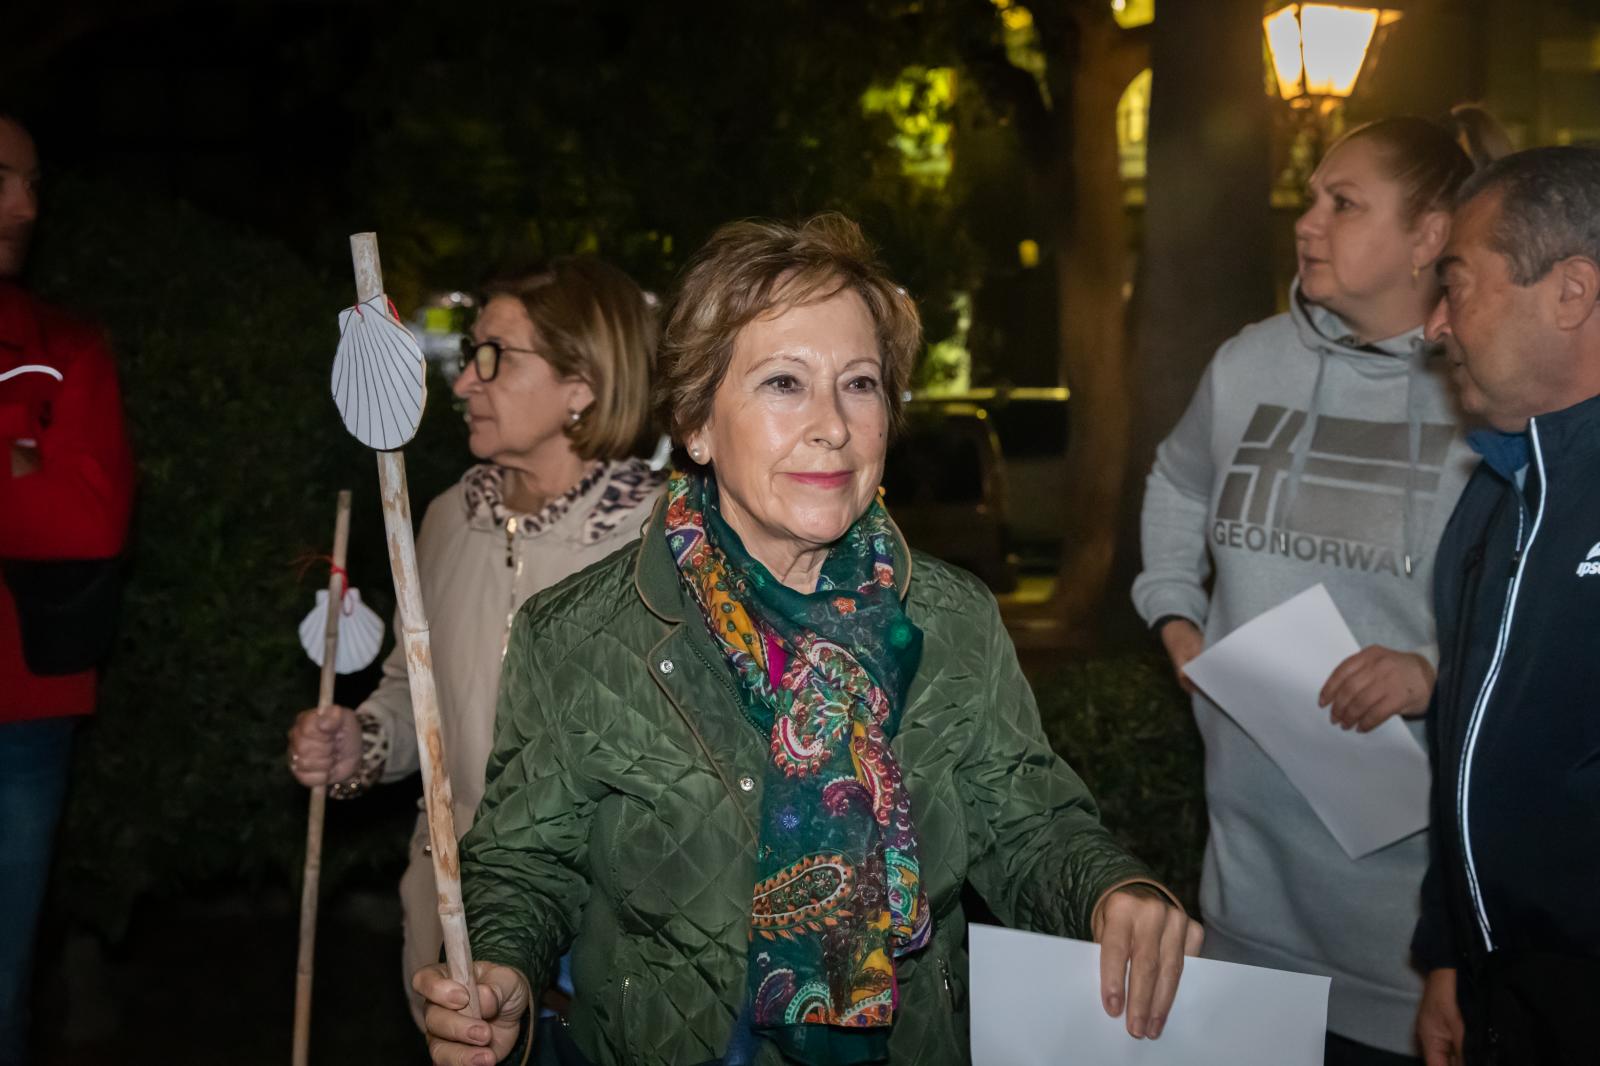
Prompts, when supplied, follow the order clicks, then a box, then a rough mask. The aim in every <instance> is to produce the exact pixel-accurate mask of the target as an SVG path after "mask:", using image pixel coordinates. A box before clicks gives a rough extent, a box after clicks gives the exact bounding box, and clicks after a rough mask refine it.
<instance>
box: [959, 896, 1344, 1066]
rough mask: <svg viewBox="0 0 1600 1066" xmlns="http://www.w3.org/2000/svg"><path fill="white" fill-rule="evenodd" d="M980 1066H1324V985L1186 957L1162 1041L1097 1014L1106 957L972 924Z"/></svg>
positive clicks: (975, 1051) (1068, 943)
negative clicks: (1135, 1034) (1134, 1034)
mask: <svg viewBox="0 0 1600 1066" xmlns="http://www.w3.org/2000/svg"><path fill="white" fill-rule="evenodd" d="M970 936H971V947H972V969H971V975H972V1061H973V1063H974V1066H1060V1064H1061V1063H1063V1062H1070V1063H1087V1064H1093V1066H1322V1044H1323V1034H1324V1030H1325V1028H1326V1026H1327V1021H1328V979H1327V978H1326V977H1312V976H1308V975H1305V974H1295V973H1285V972H1282V971H1278V970H1264V969H1260V968H1257V967H1254V966H1236V965H1233V964H1231V963H1226V962H1214V961H1212V960H1209V959H1189V960H1188V964H1187V965H1186V966H1185V967H1184V971H1183V981H1182V983H1181V985H1180V986H1179V988H1178V994H1177V999H1176V1000H1175V1001H1174V1002H1173V1007H1172V1013H1171V1017H1170V1020H1169V1021H1168V1023H1167V1026H1166V1029H1165V1030H1164V1031H1163V1033H1162V1034H1161V1039H1159V1040H1134V1039H1132V1038H1130V1037H1129V1036H1128V1034H1127V1032H1126V1031H1125V1030H1124V1028H1123V1026H1122V1024H1121V1023H1120V1022H1118V1021H1116V1020H1114V1019H1111V1018H1108V1017H1106V1015H1105V1012H1104V1011H1102V1010H1100V1009H1099V1005H1098V1002H1097V1000H1098V997H1097V996H1096V995H1095V992H1096V990H1097V985H1098V983H1099V980H1100V960H1101V955H1102V951H1101V949H1100V948H1098V947H1096V946H1095V945H1094V944H1090V943H1087V942H1085V941H1081V940H1065V939H1062V938H1060V937H1053V936H1044V935H1042V934H1039V933H1024V932H1020V931H1017V930H1013V929H998V928H995V927H994V926H988V925H974V926H972V927H971V929H970Z"/></svg>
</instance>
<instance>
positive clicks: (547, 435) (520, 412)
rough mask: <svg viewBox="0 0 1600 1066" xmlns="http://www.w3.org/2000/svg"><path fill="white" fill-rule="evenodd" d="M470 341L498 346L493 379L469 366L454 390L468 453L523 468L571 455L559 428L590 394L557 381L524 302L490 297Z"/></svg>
mask: <svg viewBox="0 0 1600 1066" xmlns="http://www.w3.org/2000/svg"><path fill="white" fill-rule="evenodd" d="M472 337H473V339H474V340H476V341H478V342H480V343H481V342H483V341H494V342H496V343H498V344H499V345H500V348H501V353H500V369H499V371H498V372H497V373H496V374H495V376H494V380H492V381H484V380H483V379H481V378H479V377H478V372H477V370H476V369H474V368H473V366H472V364H471V363H470V362H469V363H468V365H467V367H466V369H465V370H463V371H462V372H461V374H460V375H459V376H458V377H457V378H456V380H455V384H454V385H453V386H452V388H453V389H454V391H455V394H456V395H457V396H459V397H461V399H463V400H465V401H466V405H467V426H468V427H469V431H470V434H471V435H470V436H469V438H468V441H467V444H468V447H470V448H471V449H472V454H473V455H475V456H477V457H478V458H479V459H487V460H489V461H490V462H493V463H497V464H499V465H501V466H510V467H521V466H525V465H527V464H528V463H531V462H536V461H537V460H538V457H539V456H540V454H541V453H542V452H548V451H549V450H551V449H555V448H560V449H563V450H569V451H570V450H571V442H570V441H569V440H568V439H567V437H566V434H565V433H564V432H563V430H564V429H565V428H566V426H567V424H568V423H569V422H570V421H571V420H572V412H574V411H582V410H583V409H584V408H586V407H588V406H589V404H590V403H591V402H592V401H593V399H594V395H593V393H592V392H591V391H590V389H589V386H588V384H587V383H586V382H584V381H583V380H582V379H580V378H567V379H562V378H560V377H558V376H557V375H556V372H555V370H554V369H552V368H551V366H550V364H549V363H547V362H545V360H544V358H543V357H542V356H540V355H539V354H537V353H538V352H539V350H540V349H541V347H542V346H543V342H542V340H541V339H540V337H539V331H538V330H537V329H536V328H535V327H534V324H533V320H532V319H531V318H529V317H528V310H527V308H525V307H523V306H522V301H521V300H518V299H517V298H516V297H514V296H496V297H493V298H492V299H490V301H489V302H488V303H487V304H486V305H485V306H484V308H483V311H482V313H480V314H479V315H478V320H477V321H476V322H475V323H473V326H472Z"/></svg>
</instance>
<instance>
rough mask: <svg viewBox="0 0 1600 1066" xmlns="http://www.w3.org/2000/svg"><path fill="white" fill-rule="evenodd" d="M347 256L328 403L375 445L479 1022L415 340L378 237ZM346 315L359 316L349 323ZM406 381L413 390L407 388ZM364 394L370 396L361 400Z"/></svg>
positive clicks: (456, 961)
mask: <svg viewBox="0 0 1600 1066" xmlns="http://www.w3.org/2000/svg"><path fill="white" fill-rule="evenodd" d="M350 258H351V261H352V262H353V264H354V265H355V274H356V299H357V306H356V307H354V308H352V309H350V311H348V312H346V313H345V316H344V317H345V321H346V329H345V336H343V337H341V339H340V357H339V359H338V360H336V361H335V365H334V375H333V390H334V400H335V402H336V403H338V404H339V407H340V415H341V416H342V417H343V418H344V421H345V426H346V428H348V429H350V430H351V432H352V433H354V434H355V435H356V436H357V438H359V439H360V440H361V441H362V442H363V443H365V444H367V445H368V446H369V447H374V448H376V449H377V451H378V485H379V488H380V489H381V492H382V498H383V524H384V528H385V529H386V530H387V531H388V534H389V567H390V569H391V570H392V571H393V573H394V594H395V600H396V602H397V603H398V605H399V612H400V629H401V633H402V636H403V638H404V642H405V649H406V673H407V675H408V677H409V678H410V681H411V716H412V719H413V720H414V721H415V723H416V727H417V757H418V761H419V762H421V764H422V781H423V798H424V799H425V800H426V801H427V808H428V839H429V843H430V844H431V845H432V849H433V880H434V885H435V888H436V889H437V892H438V901H439V924H440V925H441V926H442V927H443V928H444V950H445V959H446V961H447V962H448V963H449V965H450V976H451V978H453V979H454V980H456V981H459V982H460V983H461V984H462V985H464V986H465V987H466V990H467V1006H466V1008H465V1010H466V1013H467V1014H468V1015H469V1016H471V1017H473V1018H481V1017H483V1014H482V1012H481V1011H480V1010H479V1008H478V985H477V982H476V981H474V980H473V979H472V948H471V945H470V943H469V942H468V940H467V916H466V910H465V909H464V908H463V907H462V904H461V864H460V860H459V858H458V856H457V849H456V828H455V816H454V814H453V813H452V807H451V802H452V798H451V791H450V775H449V772H448V771H447V770H446V768H445V750H444V735H443V734H442V733H441V731H440V729H439V696H438V692H437V690H436V689H435V688H434V683H433V652H432V651H431V649H430V647H429V643H428V619H427V616H426V615H425V614H424V612H423V605H422V589H421V585H420V584H419V583H418V580H417V549H416V544H415V542H414V541H413V540H412V535H411V500H410V497H409V496H408V494H407V492H406V464H405V457H404V456H403V455H402V454H401V453H400V451H399V448H400V446H401V445H403V444H404V443H405V442H406V441H407V440H410V439H411V435H412V434H413V433H415V432H416V426H417V423H418V422H420V421H421V418H422V401H423V369H422V366H423V360H422V352H421V351H420V350H419V349H418V348H417V344H416V339H415V338H413V337H412V336H411V335H410V334H409V333H408V332H406V330H405V329H404V328H403V327H402V326H400V325H399V324H398V323H397V322H396V321H395V320H394V317H393V316H392V313H391V310H390V308H389V307H388V304H387V300H386V299H385V297H384V296H383V268H382V267H381V266H380V265H379V262H378V236H377V234H375V233H356V234H352V235H351V237H350ZM351 315H354V316H355V317H356V319H357V320H359V321H358V322H352V321H351V320H350V316H351ZM369 320H370V321H369ZM357 331H360V332H362V333H363V335H368V334H371V335H373V336H372V339H371V340H369V341H364V342H363V341H361V338H359V337H358V338H357V341H358V342H359V343H355V344H352V345H351V346H350V348H351V349H352V350H351V351H350V352H349V355H350V358H349V359H346V358H345V357H346V354H347V346H346V341H347V340H349V339H350V338H351V336H352V334H353V333H354V332H357ZM402 348H403V349H405V351H404V354H403V356H397V355H396V352H397V350H399V349H402ZM375 368H376V369H375ZM385 368H386V369H385ZM408 374H410V375H414V377H408V376H407V375H408ZM402 386H404V387H402ZM411 387H414V392H408V391H407V388H411ZM362 397H371V398H374V399H371V400H363V399H362Z"/></svg>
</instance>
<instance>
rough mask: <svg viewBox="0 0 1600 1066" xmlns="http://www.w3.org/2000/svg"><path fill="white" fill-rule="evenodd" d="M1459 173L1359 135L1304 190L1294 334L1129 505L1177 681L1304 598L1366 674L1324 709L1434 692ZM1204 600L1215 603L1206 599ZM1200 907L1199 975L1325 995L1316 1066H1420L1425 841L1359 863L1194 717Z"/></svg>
mask: <svg viewBox="0 0 1600 1066" xmlns="http://www.w3.org/2000/svg"><path fill="white" fill-rule="evenodd" d="M1470 172H1471V164H1470V163H1469V161H1468V160H1467V157H1466V156H1465V154H1464V153H1463V152H1462V151H1461V149H1460V148H1459V147H1457V145H1456V143H1455V142H1454V141H1453V140H1452V139H1451V137H1450V135H1449V134H1448V133H1446V132H1445V131H1444V130H1442V129H1440V128H1439V127H1437V126H1434V125H1433V124H1432V123H1429V122H1426V121H1424V120H1422V119H1409V118H1400V119H1387V120H1384V121H1381V122H1377V123H1373V124H1371V125H1368V126H1363V127H1360V128H1358V129H1356V130H1353V131H1351V132H1350V133H1349V134H1348V135H1347V136H1345V137H1344V138H1343V139H1341V140H1340V141H1339V142H1338V143H1336V144H1335V145H1334V146H1333V148H1331V149H1330V150H1329V152H1328V154H1327V155H1326V157H1325V158H1324V159H1323V161H1322V164H1321V165H1320V166H1319V167H1318V168H1317V171H1316V173H1315V174H1314V175H1313V176H1312V179H1311V186H1310V194H1309V198H1310V206H1309V207H1308V208H1307V210H1306V212H1305V214H1304V215H1302V216H1301V218H1300V220H1299V221H1298V222H1297V223H1296V225H1295V237H1296V249H1297V252H1298V256H1299V276H1298V278H1297V279H1296V281H1295V284H1294V286H1293V287H1292V288H1291V290H1290V300H1289V303H1290V307H1289V310H1288V312H1287V313H1285V314H1281V315H1277V316H1275V317H1273V318H1270V319H1267V320H1266V321H1265V322H1258V323H1256V324H1254V325H1252V326H1248V327H1246V328H1245V329H1244V330H1243V331H1242V332H1241V333H1240V334H1239V335H1238V336H1236V337H1234V338H1233V339H1232V340H1230V341H1228V342H1227V343H1226V344H1224V345H1223V346H1222V348H1221V349H1220V350H1219V351H1218V352H1217V354H1216V357H1215V358H1214V359H1213V360H1212V361H1211V365H1210V366H1209V367H1207V369H1206V372H1205V375H1204V377H1203V378H1202V379H1201V382H1200V387H1199V389H1198V391H1197V392H1196V393H1195V396H1194V399H1193V400H1192V401H1191V402H1190V404H1189V408H1188V410H1187V411H1186V412H1185V413H1184V416H1183V418H1182V420H1181V421H1180V422H1179V423H1178V425H1177V427H1176V428H1175V429H1174V430H1173V431H1172V434H1171V436H1169V437H1168V438H1167V439H1166V440H1165V441H1164V442H1162V444H1161V446H1160V449H1159V450H1158V452H1157V455H1156V461H1155V465H1154V468H1153V469H1152V470H1151V472H1150V477H1149V480H1148V482H1147V484H1146V488H1145V497H1144V511H1143V518H1142V536H1143V552H1144V570H1143V572H1142V573H1141V574H1140V575H1139V577H1138V579H1137V580H1136V581H1135V583H1134V587H1133V600H1134V604H1135V606H1136V607H1137V608H1138V610H1139V612H1140V614H1141V616H1142V617H1143V618H1144V619H1145V621H1146V622H1147V623H1148V624H1149V625H1150V626H1151V627H1152V628H1153V629H1155V630H1156V631H1158V632H1159V634H1160V636H1161V640H1162V643H1163V645H1164V646H1165V648H1166V650H1167V653H1168V654H1169V656H1170V657H1171V659H1172V663H1173V667H1174V669H1175V670H1176V671H1177V673H1178V677H1179V680H1180V682H1182V683H1183V684H1184V687H1185V688H1186V689H1189V690H1190V691H1193V690H1192V686H1190V685H1189V684H1188V682H1187V680H1186V679H1185V678H1184V676H1183V667H1184V664H1185V663H1187V662H1188V661H1189V660H1190V659H1192V658H1193V657H1194V656H1195V655H1197V654H1198V653H1199V652H1200V650H1201V649H1202V648H1203V647H1205V646H1206V645H1207V644H1208V643H1213V642H1215V641H1217V640H1219V639H1220V638H1222V637H1224V636H1226V635H1227V634H1228V633H1229V632H1231V631H1232V630H1233V629H1235V628H1236V627H1238V626H1240V625H1242V624H1243V623H1245V622H1247V621H1249V620H1250V619H1252V618H1254V617H1256V616H1257V615H1259V614H1261V613H1262V612H1263V611H1266V610H1268V609H1270V608H1272V607H1276V606H1277V605H1279V604H1280V603H1283V602H1284V601H1285V600H1287V599H1289V598H1290V597H1292V596H1294V595H1296V594H1297V593H1299V592H1302V591H1304V590H1306V589H1308V588H1310V587H1312V586H1314V585H1316V584H1318V583H1319V582H1320V583H1322V584H1323V585H1325V586H1326V587H1327V589H1328V592H1329V593H1330V594H1331V595H1332V597H1333V600H1334V602H1335V603H1336V604H1337V605H1338V608H1339V610H1340V612H1341V613H1342V614H1343V615H1344V617H1345V619H1346V621H1347V622H1348V623H1349V625H1350V628H1351V630H1352V631H1353V632H1354V634H1355V636H1356V638H1357V640H1358V641H1359V642H1360V644H1361V645H1362V649H1363V650H1362V651H1360V652H1359V653H1358V654H1356V655H1354V656H1352V657H1351V658H1350V659H1348V660H1346V661H1345V662H1344V663H1343V664H1342V665H1340V666H1339V667H1338V669H1336V670H1335V671H1334V673H1333V675H1332V676H1331V677H1330V678H1329V680H1328V683H1327V685H1326V687H1325V688H1324V689H1323V692H1322V699H1323V702H1324V705H1325V706H1327V707H1328V709H1329V713H1330V715H1331V717H1332V719H1333V720H1334V721H1335V722H1337V723H1339V724H1341V725H1343V726H1344V727H1345V728H1355V729H1360V730H1369V729H1372V728H1373V727H1374V726H1376V725H1378V724H1379V723H1380V722H1382V721H1383V720H1385V719H1386V718H1388V717H1390V716H1392V715H1395V714H1401V715H1405V716H1406V717H1407V718H1408V719H1411V720H1410V721H1409V723H1408V724H1409V725H1410V726H1411V728H1412V729H1413V731H1415V732H1416V733H1417V734H1418V737H1419V739H1420V736H1421V723H1420V721H1417V720H1416V719H1415V717H1414V716H1417V715H1420V714H1421V713H1422V712H1423V710H1424V709H1425V708H1426V705H1427V701H1428V695H1429V692H1430V691H1431V689H1432V687H1433V675H1434V663H1435V662H1436V659H1437V655H1436V652H1435V650H1434V647H1433V643H1434V635H1433V618H1432V612H1431V609H1430V602H1429V590H1430V588H1431V574H1432V564H1433V549H1434V546H1435V544H1436V543H1437V542H1438V539H1439V535H1440V533H1441V532H1442V530H1443V527H1444V523H1445V520H1446V519H1447V518H1449V516H1450V512H1451V510H1452V509H1453V508H1454V506H1455V500H1456V496H1457V494H1458V493H1459V492H1460V490H1461V487H1462V484H1463V483H1464V481H1465V479H1466V475H1467V473H1468V471H1469V468H1470V465H1471V461H1472V460H1471V458H1470V455H1471V453H1470V452H1469V451H1468V450H1467V448H1466V447H1465V445H1464V444H1463V442H1462V439H1461V437H1462V435H1461V433H1460V431H1459V427H1458V425H1457V422H1458V418H1457V414H1456V410H1455V407H1454V404H1453V401H1452V398H1451V395H1450V391H1449V387H1448V378H1447V374H1446V367H1445V366H1443V365H1442V364H1443V360H1441V359H1438V358H1436V356H1435V353H1433V352H1431V351H1430V350H1429V349H1428V348H1427V346H1426V345H1425V344H1424V342H1423V338H1422V325H1423V320H1424V319H1425V317H1426V315H1427V312H1428V311H1429V310H1430V309H1431V308H1432V307H1433V305H1434V303H1435V302H1436V301H1437V299H1438V295H1439V291H1438V285H1437V282H1436V280H1435V276H1434V261H1435V260H1436V259H1437V258H1438V256H1439V254H1440V252H1441V250H1442V249H1443V247H1444V243H1445V240H1446V238H1447V237H1448V235H1449V227H1450V203H1451V198H1452V197H1453V195H1454V193H1455V190H1456V188H1457V186H1459V185H1460V183H1461V181H1462V180H1464V179H1465V177H1466V176H1467V175H1468V174H1469V173H1470ZM1208 579H1210V580H1211V581H1212V585H1211V591H1210V593H1209V595H1208V594H1207V591H1206V582H1207V581H1208ZM1194 713H1195V718H1196V721H1197V722H1198V725H1199V728H1200V733H1201V736H1202V737H1203V738H1204V740H1205V748H1206V801H1207V804H1208V807H1209V814H1210V830H1211V832H1210V837H1209V840H1208V841H1207V844H1206V854H1205V865H1204V870H1203V873H1202V878H1201V887H1200V903H1201V910H1202V912H1203V917H1204V921H1205V924H1206V927H1207V936H1206V946H1205V954H1206V955H1207V956H1210V957H1213V958H1220V959H1226V960H1229V961H1234V962H1242V963H1249V964H1253V965H1259V966H1272V967H1277V968H1281V969H1285V970H1296V971H1301V972H1307V973H1319V974H1326V975H1328V976H1330V977H1332V979H1333V988H1332V998H1331V1002H1330V1006H1329V1014H1328V1028H1329V1038H1328V1052H1329V1053H1328V1059H1327V1062H1328V1063H1329V1066H1335V1064H1338V1063H1374V1064H1378V1063H1397V1062H1409V1061H1415V1060H1414V1059H1413V1058H1411V1056H1413V1055H1414V1053H1415V1045H1414V1042H1413V1037H1412V1023H1413V1019H1414V1017H1415V1014H1416V1007H1417V1002H1418V1000H1419V998H1420V996H1421V992H1422V980H1421V977H1420V976H1419V975H1418V974H1417V973H1416V972H1415V971H1414V970H1413V969H1412V968H1411V966H1410V963H1409V960H1408V958H1407V950H1408V949H1407V945H1408V944H1409V940H1410V935H1411V930H1412V928H1413V927H1414V926H1415V924H1416V916H1417V909H1418V889H1419V886H1420V884H1421V880H1422V874H1423V870H1424V868H1425V866H1426V862H1427V856H1426V842H1425V836H1424V834H1417V835H1415V836H1413V837H1410V838H1408V839H1406V840H1403V841H1400V842H1399V843H1396V844H1394V845H1392V846H1390V847H1388V848H1385V849H1383V850H1381V851H1378V852H1376V853H1374V854H1371V855H1367V856H1365V857H1363V858H1361V859H1356V860H1352V859H1351V858H1349V856H1347V855H1346V854H1345V852H1344V851H1343V850H1342V849H1341V848H1340V846H1339V844H1338V843H1337V842H1336V841H1335V840H1334V838H1333V837H1332V836H1331V835H1330V834H1329V832H1328V830H1327V829H1326V828H1325V827H1324V826H1323V824H1322V822H1321V821H1320V820H1319V819H1318V818H1317V816H1316V814H1315V813H1313V811H1312V809H1311V807H1310V805H1309V804H1308V803H1307V802H1306V800H1305V798H1304V797H1303V796H1301V795H1300V793H1299V792H1297V791H1296V790H1295V788H1294V786H1293V785H1291V784H1290V783H1289V780H1288V778H1286V777H1285V776H1284V775H1283V773H1282V771H1280V770H1279V769H1278V767H1277V765H1276V764H1275V763H1273V762H1272V760H1271V759H1269V758H1268V757H1267V756H1266V754H1265V753H1263V752H1262V750H1261V749H1260V748H1259V747H1258V746H1257V745H1256V744H1255V742H1254V741H1252V740H1251V739H1250V737H1249V736H1248V735H1247V734H1246V733H1245V732H1244V731H1243V730H1241V729H1240V728H1239V727H1238V726H1237V725H1235V724H1234V722H1233V721H1232V720H1231V719H1229V718H1228V717H1227V715H1226V714H1224V713H1223V712H1221V711H1220V710H1219V709H1218V708H1217V707H1216V706H1215V705H1214V704H1212V703H1211V702H1209V701H1208V700H1207V699H1206V698H1205V697H1204V696H1203V695H1201V694H1199V693H1195V694H1194Z"/></svg>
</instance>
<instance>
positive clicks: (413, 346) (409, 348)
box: [332, 293, 427, 451]
mask: <svg viewBox="0 0 1600 1066" xmlns="http://www.w3.org/2000/svg"><path fill="white" fill-rule="evenodd" d="M332 382H333V402H334V404H335V405H336V406H337V407H338V408H339V417H340V418H341V419H343V420H344V426H345V428H346V429H348V430H349V431H350V432H351V433H353V434H355V437H356V439H357V440H359V441H360V442H361V443H362V444H365V445H366V446H367V447H369V448H377V449H379V450H380V451H393V450H394V449H396V448H399V447H401V446H402V445H404V444H405V443H406V441H408V440H410V439H411V438H412V437H413V436H415V435H416V432H417V426H419V425H421V424H422V405H423V402H424V401H425V400H426V399H427V384H426V381H425V379H424V376H423V359H422V349H421V348H419V347H417V339H416V338H415V337H413V336H412V335H411V331H410V330H408V329H406V328H405V327H404V326H402V325H401V324H400V323H398V322H396V321H395V320H394V319H392V318H390V317H389V298H388V297H387V296H385V295H383V294H382V293H379V294H378V295H376V296H374V297H373V298H372V299H370V300H368V301H367V302H366V303H364V304H361V305H359V306H357V307H347V308H345V309H344V310H343V311H340V312H339V350H338V352H337V353H336V354H335V355H334V357H333V379H332Z"/></svg>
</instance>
